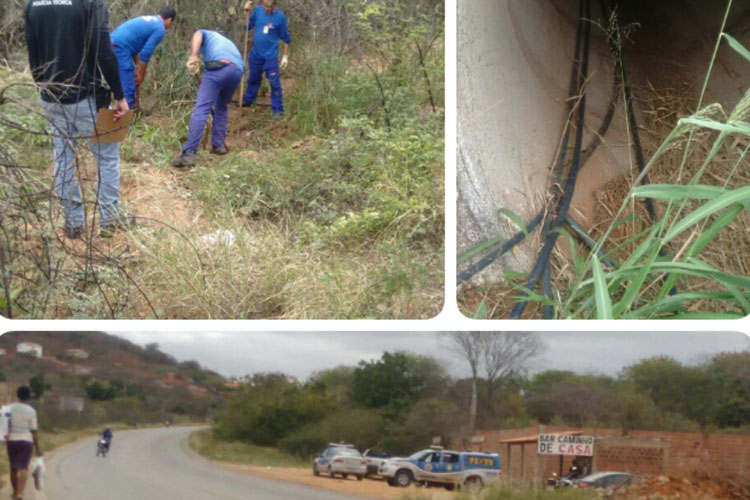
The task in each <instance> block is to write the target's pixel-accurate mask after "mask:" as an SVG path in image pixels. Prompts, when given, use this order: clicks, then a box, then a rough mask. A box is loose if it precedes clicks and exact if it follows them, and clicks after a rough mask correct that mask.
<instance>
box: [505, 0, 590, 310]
mask: <svg viewBox="0 0 750 500" xmlns="http://www.w3.org/2000/svg"><path fill="white" fill-rule="evenodd" d="M582 2H583V3H584V4H585V14H584V15H585V18H586V23H585V26H584V38H583V54H582V64H581V77H580V78H579V81H580V82H585V81H586V78H587V76H588V68H589V50H590V48H591V22H590V19H591V3H590V1H589V0H582ZM579 94H580V96H581V98H580V102H579V104H578V120H577V124H576V141H575V148H574V150H573V163H572V164H571V166H570V172H569V173H568V179H567V181H566V183H565V195H564V196H563V199H562V202H561V203H560V209H559V211H558V213H557V215H556V216H555V222H554V223H553V224H552V227H551V229H550V231H549V232H548V233H547V234H546V235H545V238H546V242H545V244H544V247H543V248H542V252H541V253H540V255H539V259H538V260H537V263H536V265H535V266H534V268H533V269H532V271H531V274H530V275H529V279H528V281H527V282H526V287H525V288H526V290H533V289H534V288H536V284H537V282H538V281H539V278H540V277H541V274H542V272H543V271H544V268H545V266H546V265H548V263H549V258H550V256H551V255H552V250H553V248H554V246H555V242H556V241H557V237H558V236H559V235H560V233H559V232H558V231H556V229H558V228H560V227H561V226H562V224H563V222H564V221H565V218H566V217H567V215H568V210H569V209H570V203H571V201H572V200H573V193H574V192H575V185H576V179H577V177H578V170H579V168H580V160H581V146H582V144H583V129H584V122H585V115H586V90H585V88H584V84H582V85H581V88H580V92H579ZM525 296H528V294H527V293H526V292H522V294H521V300H519V301H518V302H516V304H515V305H514V306H513V309H512V310H511V314H510V319H519V318H520V317H521V315H522V314H523V311H524V309H526V303H527V301H525V300H523V297H525Z"/></svg>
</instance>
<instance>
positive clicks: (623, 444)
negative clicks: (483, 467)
mask: <svg viewBox="0 0 750 500" xmlns="http://www.w3.org/2000/svg"><path fill="white" fill-rule="evenodd" d="M575 432H578V433H582V434H585V435H591V436H594V437H595V438H596V442H595V445H594V457H593V461H592V472H596V471H604V470H616V471H624V472H633V473H639V474H674V473H678V472H679V471H680V470H681V469H685V468H688V467H690V466H695V465H706V464H710V465H712V466H717V467H720V468H722V469H724V470H726V471H729V472H733V473H737V474H742V475H748V474H750V436H744V435H738V434H737V435H735V434H702V433H697V432H659V431H632V430H631V431H627V432H623V431H622V430H619V429H596V428H583V429H579V428H573V427H560V426H534V427H526V428H523V429H513V430H501V431H479V434H480V435H482V436H484V438H485V440H484V443H482V444H481V445H474V447H475V448H478V447H480V446H481V448H482V449H483V451H491V452H496V453H499V454H500V458H501V460H502V466H503V471H504V472H505V474H506V475H507V476H508V477H511V478H513V479H518V480H526V481H533V482H541V481H543V480H544V479H545V478H547V477H550V476H551V475H552V473H553V472H559V470H560V468H561V464H562V470H563V471H565V472H567V471H568V469H569V468H570V466H571V464H572V462H573V458H574V457H571V456H566V457H563V459H562V461H561V460H560V458H559V457H558V456H550V455H539V454H537V442H536V437H537V435H538V434H540V433H575Z"/></svg>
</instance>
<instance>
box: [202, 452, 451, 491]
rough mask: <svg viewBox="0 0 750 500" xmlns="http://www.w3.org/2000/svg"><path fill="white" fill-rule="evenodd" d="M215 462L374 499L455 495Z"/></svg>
mask: <svg viewBox="0 0 750 500" xmlns="http://www.w3.org/2000/svg"><path fill="white" fill-rule="evenodd" d="M213 462H214V463H215V464H217V465H219V466H221V467H224V468H226V469H229V470H233V471H235V472H241V473H244V474H252V475H255V476H262V477H265V478H269V479H276V480H278V481H287V482H292V483H298V484H304V485H305V486H311V487H314V488H320V489H324V490H331V491H336V492H339V493H345V494H347V495H353V496H358V497H362V498H377V499H384V500H385V499H399V498H403V497H404V496H406V495H410V496H412V497H413V496H416V495H417V494H419V498H420V499H423V500H448V499H452V498H454V494H453V493H450V492H448V491H446V490H443V489H441V488H417V487H414V486H410V487H409V488H395V487H392V486H388V484H386V482H385V481H382V480H379V479H369V478H366V479H364V480H363V481H357V480H356V479H355V478H353V477H350V478H348V479H341V478H339V477H336V478H333V479H331V478H329V477H327V476H326V475H320V476H313V474H312V469H311V468H306V469H303V468H300V467H262V466H257V465H245V464H235V463H229V462H216V461H213Z"/></svg>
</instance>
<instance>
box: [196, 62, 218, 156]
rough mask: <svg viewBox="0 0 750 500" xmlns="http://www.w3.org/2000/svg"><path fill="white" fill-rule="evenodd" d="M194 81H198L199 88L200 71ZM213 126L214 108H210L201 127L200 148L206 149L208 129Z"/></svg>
mask: <svg viewBox="0 0 750 500" xmlns="http://www.w3.org/2000/svg"><path fill="white" fill-rule="evenodd" d="M195 81H196V82H198V88H200V86H201V83H202V82H203V79H202V78H201V76H200V73H196V75H195ZM213 126H214V108H211V116H209V117H208V120H206V125H205V127H204V128H203V139H202V140H201V145H200V147H201V148H202V149H208V136H209V134H210V133H211V132H210V130H211V129H212V128H213Z"/></svg>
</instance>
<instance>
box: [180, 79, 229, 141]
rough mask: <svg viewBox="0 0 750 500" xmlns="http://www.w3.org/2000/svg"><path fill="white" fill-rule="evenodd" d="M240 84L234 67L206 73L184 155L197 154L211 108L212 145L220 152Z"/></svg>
mask: <svg viewBox="0 0 750 500" xmlns="http://www.w3.org/2000/svg"><path fill="white" fill-rule="evenodd" d="M241 81H242V70H241V69H238V68H237V67H236V66H234V65H232V64H227V65H226V66H224V67H223V68H221V69H215V70H212V71H205V72H204V73H203V80H202V81H201V86H200V87H199V88H198V99H197V100H196V102H195V107H194V108H193V114H192V115H190V128H189V129H188V138H187V142H186V143H185V146H183V148H182V152H183V153H185V152H187V151H193V152H195V151H198V147H199V146H200V144H201V138H202V137H203V129H204V128H206V120H207V119H208V115H209V114H210V113H211V108H213V109H214V124H213V127H212V130H211V145H212V146H214V147H217V148H218V147H220V146H223V145H224V139H225V138H226V136H227V123H228V122H229V101H230V100H231V99H232V96H233V95H234V91H235V90H237V86H238V85H239V84H240V82H241Z"/></svg>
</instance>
